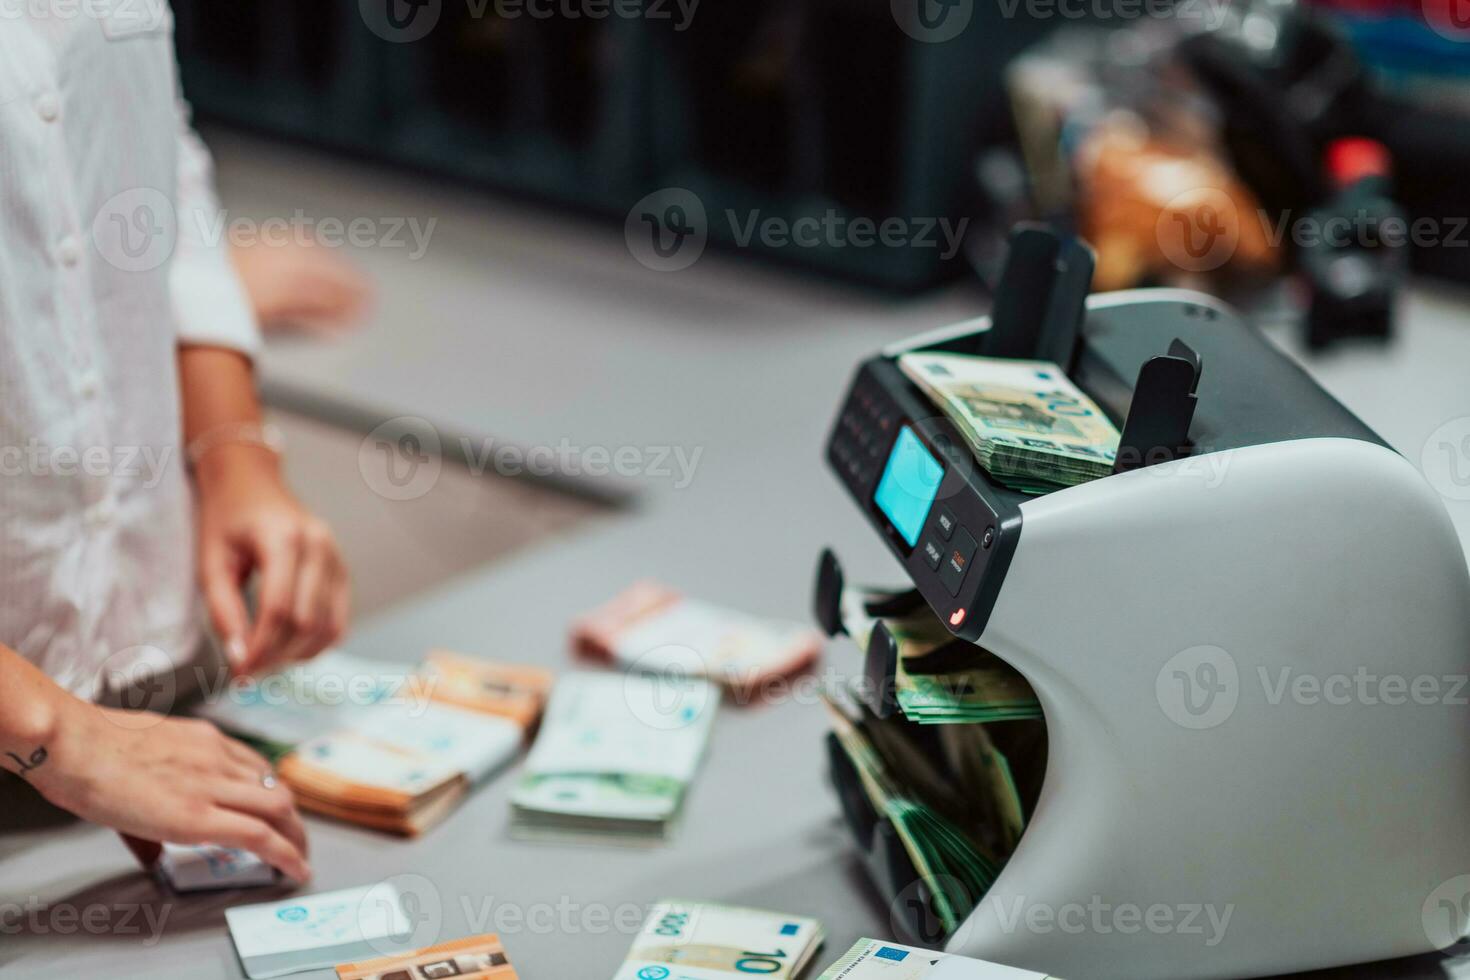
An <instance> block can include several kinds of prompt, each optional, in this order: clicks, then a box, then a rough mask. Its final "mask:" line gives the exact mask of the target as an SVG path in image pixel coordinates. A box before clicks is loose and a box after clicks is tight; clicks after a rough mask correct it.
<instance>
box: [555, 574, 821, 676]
mask: <svg viewBox="0 0 1470 980" xmlns="http://www.w3.org/2000/svg"><path fill="white" fill-rule="evenodd" d="M572 645H573V647H574V648H575V649H576V650H577V652H578V653H580V654H581V655H583V656H584V657H588V658H590V659H592V660H596V661H600V662H603V663H609V664H616V665H618V666H621V667H625V668H631V669H635V670H640V671H645V672H655V673H673V672H679V673H684V674H688V675H690V676H694V677H705V678H708V679H709V680H711V681H714V682H715V683H717V684H719V685H721V686H723V687H726V688H729V689H730V690H732V691H736V692H740V693H744V694H752V693H754V692H757V691H759V690H760V688H761V686H762V685H763V684H764V683H765V682H767V681H769V680H771V679H773V678H779V677H786V676H789V675H791V674H795V673H797V672H798V671H801V670H803V669H805V668H806V667H808V666H810V664H811V663H812V661H814V660H815V659H816V658H817V656H818V655H819V654H820V653H821V651H822V636H821V634H820V633H818V632H817V631H816V630H814V629H812V628H811V627H810V626H804V625H802V624H800V623H788V622H782V621H780V620H772V619H765V618H762V617H759V616H752V615H750V614H748V613H743V612H739V611H738V610H734V609H726V608H724V607H721V606H717V605H714V604H713V603H708V602H702V601H700V600H698V599H691V598H688V597H686V596H684V595H683V594H682V593H680V592H679V591H678V590H676V589H672V588H670V587H669V586H667V585H663V584H661V583H659V582H651V581H642V582H635V583H634V584H633V585H631V586H629V587H628V588H627V589H624V590H623V591H622V592H621V593H619V594H618V595H617V596H615V597H614V598H612V599H611V600H609V601H608V602H606V603H604V604H603V605H601V606H598V607H597V608H596V609H593V610H591V611H590V612H588V613H587V614H585V615H584V616H582V617H581V618H579V619H578V620H577V622H576V623H574V624H573V626H572Z"/></svg>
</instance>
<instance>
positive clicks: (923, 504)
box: [873, 426, 944, 548]
mask: <svg viewBox="0 0 1470 980" xmlns="http://www.w3.org/2000/svg"><path fill="white" fill-rule="evenodd" d="M943 478H944V467H943V466H940V465H939V460H937V459H935V458H934V454H933V453H931V452H929V450H928V449H926V448H924V444H923V443H922V442H920V441H919V437H918V436H916V435H914V430H913V429H910V428H909V427H908V426H904V427H903V428H902V429H900V430H899V431H898V439H897V440H895V442H894V443H893V452H891V453H889V455H888V465H887V466H885V467H884V468H883V478H882V479H881V480H879V481H878V489H877V491H876V492H875V493H874V494H873V502H874V503H876V504H877V505H878V509H879V510H881V511H882V512H883V514H884V516H886V517H887V518H888V521H889V523H891V524H892V525H893V526H894V527H895V528H896V529H897V530H898V533H899V534H901V535H903V539H904V540H905V541H907V542H908V543H909V547H910V548H912V547H913V546H914V545H916V544H918V543H919V532H920V531H921V530H923V528H924V518H926V517H928V516H929V508H930V507H932V506H933V505H934V496H935V494H937V493H938V492H939V481H940V480H941V479H943Z"/></svg>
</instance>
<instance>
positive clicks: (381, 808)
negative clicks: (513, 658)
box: [196, 651, 553, 836]
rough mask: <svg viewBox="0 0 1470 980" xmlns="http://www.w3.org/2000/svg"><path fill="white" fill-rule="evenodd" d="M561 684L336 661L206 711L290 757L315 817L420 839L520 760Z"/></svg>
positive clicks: (328, 657) (285, 771) (516, 671)
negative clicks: (472, 791)
mask: <svg viewBox="0 0 1470 980" xmlns="http://www.w3.org/2000/svg"><path fill="white" fill-rule="evenodd" d="M552 683H553V677H552V675H551V674H550V673H549V672H547V671H543V670H539V669H537V668H533V667H519V666H509V665H504V664H497V663H493V662H490V661H487V660H479V659H476V658H472V657H465V656H460V655H457V654H451V653H447V652H443V651H436V652H434V653H432V654H430V655H429V657H428V659H427V660H426V661H425V662H424V663H423V664H422V665H420V666H419V667H417V668H409V667H404V666H400V665H395V664H389V663H384V662H381V661H373V660H364V659H362V658H359V657H353V656H350V655H348V654H345V653H341V652H339V651H332V652H330V653H327V654H323V655H322V656H321V657H318V658H317V659H316V660H315V661H313V662H311V663H309V664H302V665H300V666H298V667H294V668H292V669H291V670H289V671H287V672H285V674H283V675H279V676H278V677H276V678H266V679H263V680H262V681H260V682H259V683H258V684H254V685H253V686H241V687H240V688H239V689H238V690H237V689H235V688H232V689H230V690H227V691H226V692H224V693H223V694H222V695H221V696H219V697H215V698H211V699H210V700H209V701H208V702H207V703H206V704H204V705H203V706H202V707H201V708H200V709H198V711H197V712H196V713H198V714H200V715H201V716H203V717H205V718H208V719H210V720H212V721H214V722H215V723H216V724H218V725H219V726H220V727H221V728H223V729H225V730H227V731H231V732H234V733H236V734H238V735H241V736H243V737H246V738H248V739H251V740H252V741H254V742H256V744H258V745H260V746H261V747H263V748H265V749H266V750H267V751H268V752H270V753H271V754H272V755H274V756H276V757H278V759H279V761H278V762H277V767H278V769H279V773H280V776H281V778H282V779H283V780H284V781H285V782H286V784H287V785H289V786H290V787H291V789H292V791H293V792H294V793H295V794H296V798H297V801H298V802H299V803H300V805H301V807H302V808H303V809H305V810H310V811H312V812H315V813H320V814H323V815H326V816H331V817H336V818H338V819H341V820H345V821H348V822H351V823H356V824H360V825H362V826H366V827H372V828H374V829H377V830H383V831H387V832H389V833H395V834H402V835H405V836H413V835H417V834H419V833H422V832H423V831H424V830H426V829H428V828H429V827H432V826H433V825H434V824H436V823H438V822H439V821H440V820H442V819H443V818H444V817H445V816H447V815H448V813H449V812H450V811H451V810H452V809H453V807H454V805H455V804H456V803H457V802H458V801H459V800H460V799H461V798H462V797H463V796H464V794H465V793H466V792H467V791H468V789H469V787H470V786H472V785H473V784H475V783H476V782H478V781H480V780H482V779H484V778H485V777H487V776H489V775H490V774H492V773H494V772H496V771H497V770H499V769H500V768H501V767H502V766H504V765H505V764H506V763H507V762H509V761H510V759H512V758H513V757H514V756H515V755H516V753H517V752H518V751H519V749H520V747H521V745H522V744H523V743H524V742H525V740H526V738H527V736H528V734H529V732H530V730H531V729H532V728H533V727H534V725H535V724H536V721H537V719H538V718H539V715H540V711H541V708H542V706H543V704H544V702H545V699H546V697H547V696H548V694H549V691H550V688H551V685H552Z"/></svg>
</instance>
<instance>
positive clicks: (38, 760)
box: [5, 745, 46, 776]
mask: <svg viewBox="0 0 1470 980" xmlns="http://www.w3.org/2000/svg"><path fill="white" fill-rule="evenodd" d="M5 754H6V755H8V756H10V757H11V758H12V759H14V760H15V764H16V765H17V766H20V768H19V769H17V770H16V775H18V776H24V775H25V774H26V773H28V772H30V771H31V770H32V769H39V768H41V766H43V765H45V764H46V746H44V745H43V746H41V747H40V748H39V749H37V750H36V751H34V752H32V753H31V757H30V759H29V760H26V759H22V758H21V757H20V756H18V755H16V754H15V753H14V752H7V753H5Z"/></svg>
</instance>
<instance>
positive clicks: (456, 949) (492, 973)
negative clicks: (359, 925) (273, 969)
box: [337, 935, 518, 980]
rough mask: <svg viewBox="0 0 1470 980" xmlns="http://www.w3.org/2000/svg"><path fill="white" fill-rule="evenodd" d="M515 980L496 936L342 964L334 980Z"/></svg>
mask: <svg viewBox="0 0 1470 980" xmlns="http://www.w3.org/2000/svg"><path fill="white" fill-rule="evenodd" d="M441 977H442V978H446V980H447V978H450V977H458V978H460V980H518V975H517V974H516V970H515V967H513V966H511V965H510V958H509V957H508V956H506V954H505V947H504V946H502V945H501V944H500V937H499V936H495V935H487V936H468V937H466V938H464V939H456V940H454V941H452V942H447V943H439V944H438V945H437V946H428V947H425V948H424V949H417V950H414V951H413V952H411V953H401V954H398V955H396V956H382V957H379V958H378V959H374V960H366V961H364V962H361V963H342V964H340V965H338V967H337V980H440V978H441Z"/></svg>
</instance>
